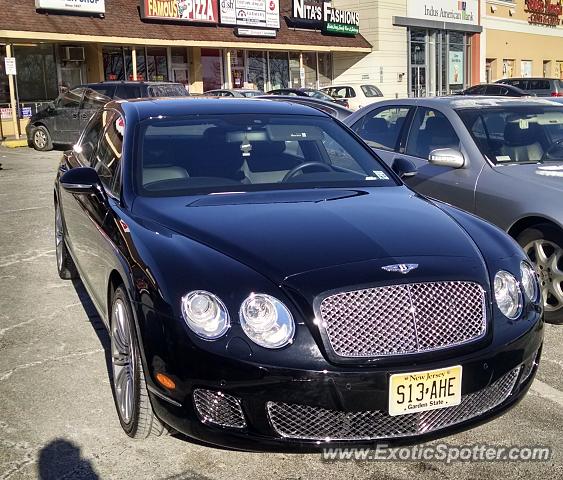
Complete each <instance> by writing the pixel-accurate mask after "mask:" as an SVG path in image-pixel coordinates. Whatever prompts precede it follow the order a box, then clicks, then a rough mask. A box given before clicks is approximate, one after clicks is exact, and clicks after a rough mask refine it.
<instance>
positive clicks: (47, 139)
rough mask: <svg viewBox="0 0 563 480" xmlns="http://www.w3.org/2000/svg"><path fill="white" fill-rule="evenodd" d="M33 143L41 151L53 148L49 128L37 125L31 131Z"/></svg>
mask: <svg viewBox="0 0 563 480" xmlns="http://www.w3.org/2000/svg"><path fill="white" fill-rule="evenodd" d="M31 145H32V146H33V148H35V150H39V151H40V152H45V151H47V150H52V149H53V141H52V140H51V135H50V133H49V130H47V129H46V128H45V127H44V126H43V125H40V126H38V127H35V128H34V129H33V130H32V131H31Z"/></svg>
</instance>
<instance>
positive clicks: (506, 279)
mask: <svg viewBox="0 0 563 480" xmlns="http://www.w3.org/2000/svg"><path fill="white" fill-rule="evenodd" d="M493 288H494V294H495V301H496V304H497V307H498V309H499V310H500V311H501V312H502V314H503V315H504V316H505V317H507V318H510V319H511V320H515V319H516V318H518V316H519V315H520V314H521V313H522V307H523V296H522V290H521V289H520V283H519V282H518V280H516V278H515V277H514V275H512V274H511V273H509V272H507V271H505V270H499V271H498V272H497V273H496V275H495V280H494V287H493Z"/></svg>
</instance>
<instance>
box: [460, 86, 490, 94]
mask: <svg viewBox="0 0 563 480" xmlns="http://www.w3.org/2000/svg"><path fill="white" fill-rule="evenodd" d="M485 89H486V86H485V85H476V86H474V87H471V88H468V89H467V90H466V91H465V93H466V94H467V95H483V94H484V93H485Z"/></svg>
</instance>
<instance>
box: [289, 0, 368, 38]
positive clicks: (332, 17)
mask: <svg viewBox="0 0 563 480" xmlns="http://www.w3.org/2000/svg"><path fill="white" fill-rule="evenodd" d="M293 20H297V21H299V20H303V21H308V22H309V24H310V25H312V26H313V28H316V26H317V25H319V24H320V25H321V28H322V30H323V31H325V32H327V33H333V34H339V35H357V34H358V33H360V14H359V13H357V12H351V11H349V10H340V9H339V8H334V7H333V6H332V5H331V3H330V2H323V1H318V0H317V1H315V0H312V1H311V0H293Z"/></svg>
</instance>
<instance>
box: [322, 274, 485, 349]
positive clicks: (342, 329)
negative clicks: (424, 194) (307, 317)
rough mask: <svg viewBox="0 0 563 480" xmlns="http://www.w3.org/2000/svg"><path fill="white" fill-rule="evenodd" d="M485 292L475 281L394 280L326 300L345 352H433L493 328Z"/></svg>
mask: <svg viewBox="0 0 563 480" xmlns="http://www.w3.org/2000/svg"><path fill="white" fill-rule="evenodd" d="M486 311H487V306H486V300H485V291H484V290H483V288H482V287H481V286H480V285H478V284H477V283H473V282H434V283H411V284H403V285H391V286H385V287H377V288H368V289H363V290H354V291H351V292H341V293H337V294H334V295H331V296H329V297H327V298H325V299H324V300H323V301H322V302H321V304H320V316H321V320H322V325H323V327H324V329H325V331H326V334H327V338H328V340H329V343H330V346H331V348H332V350H333V351H334V353H335V354H336V355H338V356H340V357H351V358H361V357H375V356H392V355H404V354H411V353H421V352H430V351H433V350H439V349H442V348H448V347H453V346H457V345H463V344H465V343H468V342H471V341H474V340H477V339H479V338H481V337H483V336H484V335H485V333H486V330H487V314H486Z"/></svg>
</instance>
